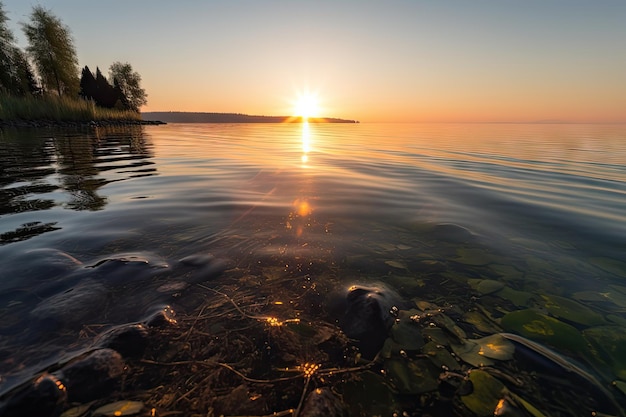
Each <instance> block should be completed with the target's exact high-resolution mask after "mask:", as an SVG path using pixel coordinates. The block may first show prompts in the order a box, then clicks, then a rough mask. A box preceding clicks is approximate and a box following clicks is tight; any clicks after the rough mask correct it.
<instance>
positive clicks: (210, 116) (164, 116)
mask: <svg viewBox="0 0 626 417" xmlns="http://www.w3.org/2000/svg"><path fill="white" fill-rule="evenodd" d="M141 116H142V118H143V119H144V120H161V121H164V122H167V123H302V122H303V121H304V120H303V118H302V117H294V116H253V115H249V114H241V113H194V112H146V113H142V114H141ZM306 121H308V122H309V123H359V122H358V121H356V120H346V119H337V118H333V117H309V118H308V119H307V120H306Z"/></svg>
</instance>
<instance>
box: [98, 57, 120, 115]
mask: <svg viewBox="0 0 626 417" xmlns="http://www.w3.org/2000/svg"><path fill="white" fill-rule="evenodd" d="M96 91H97V92H96V96H95V97H94V99H95V101H96V104H97V105H99V106H101V107H106V108H109V109H110V108H113V107H114V106H115V102H116V101H117V97H116V94H115V89H114V88H113V86H112V85H111V84H109V82H108V81H107V79H106V78H105V77H104V75H102V73H101V72H100V68H97V67H96Z"/></svg>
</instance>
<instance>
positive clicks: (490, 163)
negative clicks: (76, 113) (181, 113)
mask: <svg viewBox="0 0 626 417" xmlns="http://www.w3.org/2000/svg"><path fill="white" fill-rule="evenodd" d="M625 161H626V126H624V125H582V124H581V125H578V124H367V123H362V124H170V125H164V126H144V127H140V126H135V127H127V128H124V127H119V128H113V127H110V128H94V129H91V130H10V129H9V130H5V131H0V187H1V188H0V394H1V395H3V396H4V399H5V400H4V401H5V403H7V402H10V400H8V399H10V398H13V397H15V394H14V392H16V391H19V390H20V389H22V390H24V389H26V388H24V387H29V386H31V385H33V384H35V383H33V382H32V381H33V380H35V379H36V378H38V377H39V376H40V375H41V374H42V373H43V372H46V371H47V372H50V373H52V374H53V375H55V377H58V378H59V379H60V380H61V381H63V382H64V383H65V384H66V385H67V386H68V388H67V394H68V395H70V397H69V400H66V399H65V397H64V398H63V399H62V401H61V400H59V401H60V402H62V404H61V405H60V406H58V407H57V411H58V412H60V410H62V409H66V408H69V407H70V406H71V404H70V403H83V402H84V403H86V402H87V400H89V398H87V399H85V400H83V399H78V400H75V401H72V392H73V391H72V386H71V381H69V382H68V381H64V380H63V378H64V375H67V374H69V371H67V370H66V372H65V374H64V373H63V370H64V369H66V368H64V367H65V366H66V364H67V363H72V361H76V358H80V357H83V356H84V355H87V354H89V352H91V351H93V350H94V349H97V348H104V347H111V346H114V347H115V346H119V345H118V344H116V343H118V341H117V339H114V342H111V338H112V336H111V331H119V329H122V330H123V329H127V328H128V327H129V326H132V325H135V326H137V325H139V326H140V327H141V332H143V333H141V335H142V336H141V337H144V338H147V343H146V344H147V347H145V349H141V352H140V353H139V354H138V355H134V356H133V355H128V357H126V355H123V356H124V362H125V370H124V375H123V383H117V384H115V386H114V388H111V389H108V388H107V389H105V388H104V387H102V392H101V394H100V395H96V396H95V397H94V398H93V400H96V401H97V402H96V405H101V404H104V403H106V402H111V401H113V400H118V399H119V400H136V401H142V402H143V403H144V405H145V407H146V409H147V410H152V409H154V410H155V411H154V413H157V414H156V415H160V414H158V413H163V415H168V414H167V413H168V412H176V411H181V412H183V413H186V415H191V414H193V413H200V414H201V415H212V414H210V413H213V412H214V413H215V415H220V413H221V414H225V415H244V414H245V415H259V416H261V415H269V414H272V413H277V414H275V415H301V416H304V415H307V416H313V415H342V413H348V415H389V416H391V415H403V413H406V414H404V415H429V416H447V415H458V416H464V415H468V416H471V415H493V413H494V410H500V411H498V412H500V413H501V414H497V415H506V416H525V415H533V416H540V415H545V416H561V415H562V416H567V415H591V413H592V412H595V411H597V412H599V413H605V414H606V415H622V416H623V415H624V413H625V412H626V411H625V410H626V406H624V404H626V164H625ZM116 329H117V330H116ZM124 340H125V339H124ZM132 340H135V339H132ZM143 340H144V339H141V343H143ZM135 343H139V342H135V341H133V342H132V343H131V344H135ZM120 349H122V348H120ZM55 372H56V373H55ZM70 379H71V378H70ZM100 388H101V387H100V386H97V388H96V389H95V390H96V391H98V390H100ZM29 389H32V387H31V388H29ZM64 395H65V394H64ZM74 398H75V399H76V398H78V397H74ZM73 405H75V404H73ZM94 407H95V406H94ZM320 410H326V411H323V412H322V411H320ZM329 410H330V411H329ZM532 410H534V411H532ZM580 410H584V412H583V413H582V414H581V412H580ZM92 411H93V408H92ZM90 412H91V411H84V413H85V415H89V414H88V413H90ZM316 412H317V414H315V413H316ZM207 413H208V414H207ZM394 413H395V414H394ZM516 413H517V414H516ZM524 413H525V414H524ZM50 415H54V414H50Z"/></svg>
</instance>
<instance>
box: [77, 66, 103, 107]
mask: <svg viewBox="0 0 626 417" xmlns="http://www.w3.org/2000/svg"><path fill="white" fill-rule="evenodd" d="M78 94H79V95H80V96H81V97H82V98H84V99H87V100H94V101H95V98H96V96H97V95H98V93H97V85H96V78H95V77H94V76H93V73H92V72H91V70H90V69H89V67H88V66H86V65H85V68H83V70H82V73H81V76H80V91H79V92H78Z"/></svg>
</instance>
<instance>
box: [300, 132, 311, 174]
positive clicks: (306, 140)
mask: <svg viewBox="0 0 626 417" xmlns="http://www.w3.org/2000/svg"><path fill="white" fill-rule="evenodd" d="M310 151H311V127H310V126H309V122H306V121H305V122H303V123H302V166H303V167H304V166H306V164H307V162H309V152H310Z"/></svg>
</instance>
